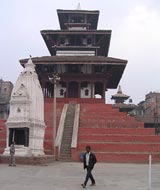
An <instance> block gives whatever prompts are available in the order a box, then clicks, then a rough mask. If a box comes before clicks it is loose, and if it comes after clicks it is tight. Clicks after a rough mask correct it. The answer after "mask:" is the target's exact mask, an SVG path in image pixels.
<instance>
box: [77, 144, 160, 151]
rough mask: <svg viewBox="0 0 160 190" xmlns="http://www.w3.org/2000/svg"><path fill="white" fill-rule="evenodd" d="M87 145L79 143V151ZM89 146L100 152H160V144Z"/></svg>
mask: <svg viewBox="0 0 160 190" xmlns="http://www.w3.org/2000/svg"><path fill="white" fill-rule="evenodd" d="M86 145H88V143H86V142H81V143H78V150H84V148H85V147H86ZM89 145H90V146H91V147H92V150H94V151H99V152H105V151H109V152H159V150H160V143H133V142H132V143H125V142H110V143H108V142H107V143H99V142H90V143H89Z"/></svg>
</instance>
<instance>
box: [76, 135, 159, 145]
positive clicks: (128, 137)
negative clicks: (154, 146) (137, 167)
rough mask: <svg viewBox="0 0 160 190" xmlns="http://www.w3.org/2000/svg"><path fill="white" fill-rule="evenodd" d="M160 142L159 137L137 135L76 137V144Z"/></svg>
mask: <svg viewBox="0 0 160 190" xmlns="http://www.w3.org/2000/svg"><path fill="white" fill-rule="evenodd" d="M81 141H84V142H93V141H95V142H148V143H153V142H157V143H159V142H160V136H157V135H152V136H151V135H150V136H149V135H146V136H145V135H137V136H135V135H134V134H133V135H132V134H129V135H123V134H115V135H114V134H80V135H79V136H78V142H81Z"/></svg>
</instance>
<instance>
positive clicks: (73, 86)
mask: <svg viewBox="0 0 160 190" xmlns="http://www.w3.org/2000/svg"><path fill="white" fill-rule="evenodd" d="M68 98H78V83H77V82H70V83H69V85H68Z"/></svg>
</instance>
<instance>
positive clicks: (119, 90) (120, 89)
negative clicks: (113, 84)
mask: <svg viewBox="0 0 160 190" xmlns="http://www.w3.org/2000/svg"><path fill="white" fill-rule="evenodd" d="M117 93H118V94H122V88H121V85H119V87H118V91H117Z"/></svg>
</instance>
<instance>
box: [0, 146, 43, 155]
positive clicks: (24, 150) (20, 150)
mask: <svg viewBox="0 0 160 190" xmlns="http://www.w3.org/2000/svg"><path fill="white" fill-rule="evenodd" d="M3 155H4V156H9V155H10V147H7V148H5V151H4V153H3ZM44 155H45V154H44V151H43V150H31V149H30V148H29V147H25V146H23V145H15V156H21V157H31V156H44Z"/></svg>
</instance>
